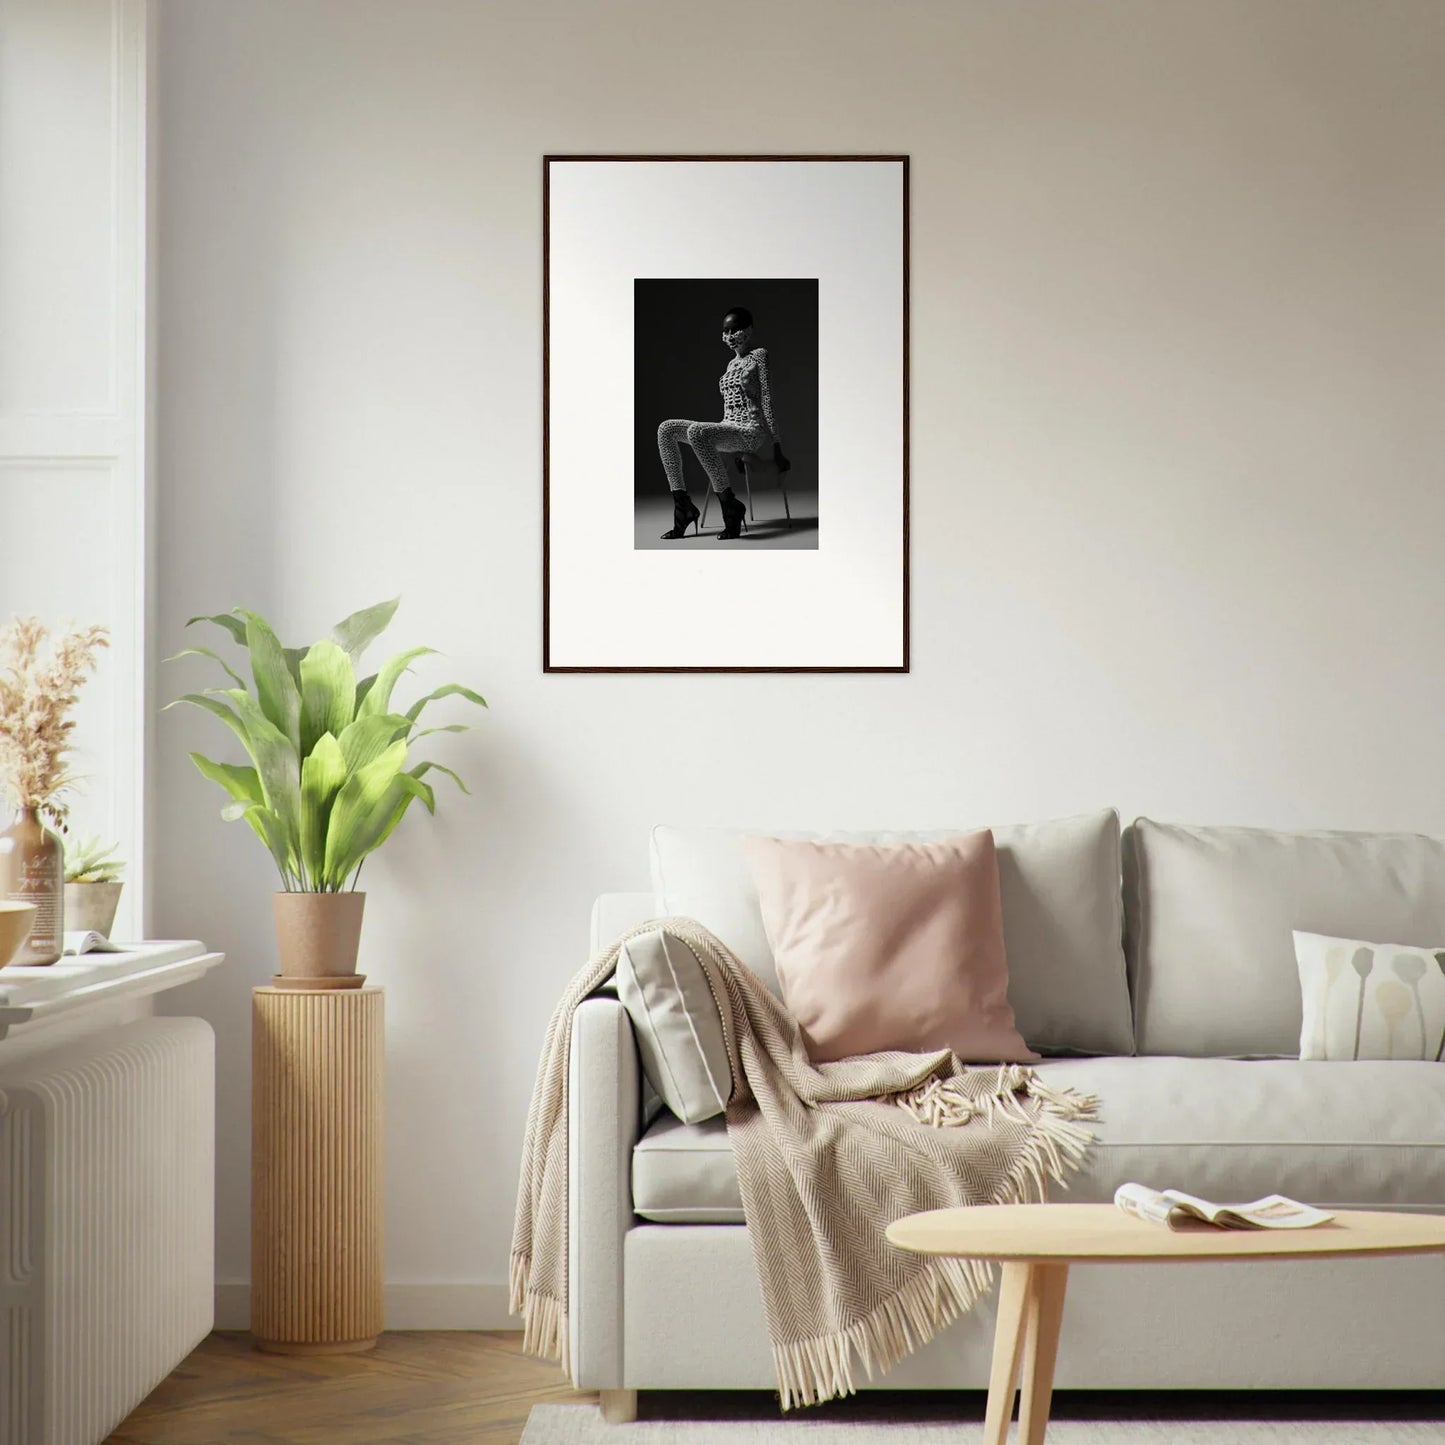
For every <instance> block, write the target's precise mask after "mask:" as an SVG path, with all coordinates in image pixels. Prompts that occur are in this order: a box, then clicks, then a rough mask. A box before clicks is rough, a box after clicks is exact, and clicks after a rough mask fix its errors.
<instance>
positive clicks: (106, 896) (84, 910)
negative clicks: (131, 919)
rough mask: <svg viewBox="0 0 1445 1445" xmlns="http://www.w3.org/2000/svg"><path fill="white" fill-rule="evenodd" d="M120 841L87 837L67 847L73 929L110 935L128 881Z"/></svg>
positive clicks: (67, 893) (68, 901)
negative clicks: (124, 877)
mask: <svg viewBox="0 0 1445 1445" xmlns="http://www.w3.org/2000/svg"><path fill="white" fill-rule="evenodd" d="M119 846H120V844H118V843H111V844H109V845H106V844H104V843H102V842H101V841H100V839H98V838H83V839H81V840H80V841H79V842H77V843H74V844H72V845H71V846H70V847H69V848H67V849H66V850H65V921H66V923H68V924H69V925H70V927H71V928H74V929H80V930H82V931H85V932H91V933H98V934H100V936H101V937H102V938H109V937H110V930H111V929H112V928H114V927H115V911H116V909H117V908H119V907H120V894H121V890H122V889H123V888H124V887H125V884H124V883H123V882H122V881H121V876H120V875H121V874H122V873H123V872H125V864H124V863H122V862H121V861H120V859H118V858H117V857H116V856H115V850H116V849H117V848H118V847H119Z"/></svg>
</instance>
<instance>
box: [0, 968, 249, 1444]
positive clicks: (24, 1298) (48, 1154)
mask: <svg viewBox="0 0 1445 1445" xmlns="http://www.w3.org/2000/svg"><path fill="white" fill-rule="evenodd" d="M221 962H223V955H222V954H219V953H212V952H210V951H208V950H207V949H206V947H205V945H204V944H201V943H197V942H170V943H145V944H138V945H136V946H135V947H134V948H130V949H127V950H126V951H125V952H123V953H88V954H83V955H81V956H79V957H66V958H65V959H63V960H62V961H61V962H59V963H55V964H51V965H50V966H49V967H46V968H16V967H10V968H4V969H0V1401H3V1402H4V1407H3V1408H0V1445H84V1442H87V1441H101V1440H104V1439H105V1437H106V1436H107V1435H108V1434H110V1432H111V1431H112V1430H113V1429H114V1428H115V1426H116V1425H118V1424H119V1423H120V1422H121V1420H123V1419H124V1418H125V1416H126V1415H127V1414H129V1413H130V1411H131V1410H132V1409H133V1408H134V1407H135V1406H136V1405H137V1404H138V1403H139V1402H140V1401H141V1400H142V1399H144V1397H145V1396H146V1395H147V1394H148V1393H149V1392H150V1391H151V1390H152V1389H153V1388H154V1387H155V1386H156V1385H157V1384H158V1383H159V1382H160V1381H161V1380H162V1379H164V1378H165V1376H166V1375H167V1374H169V1373H170V1371H171V1370H172V1369H174V1368H175V1366H176V1365H177V1364H179V1363H180V1361H181V1360H182V1359H184V1358H185V1356H186V1355H187V1354H188V1353H189V1352H190V1350H191V1349H192V1348H193V1347H194V1346H195V1345H196V1344H197V1343H198V1342H199V1341H200V1340H201V1339H202V1338H204V1337H205V1335H207V1334H208V1333H209V1332H210V1329H211V1325H212V1319H213V1308H214V1306H213V1301H214V1284H213V1276H214V1254H215V1239H214V1235H215V1221H214V1214H215V1035H214V1034H213V1033H212V1031H211V1026H210V1025H209V1024H208V1023H206V1022H205V1020H203V1019H198V1018H171V1017H158V1016H155V1015H154V1013H153V1010H152V1006H151V997H152V996H153V995H154V994H156V993H159V992H161V991H162V990H164V989H169V988H174V987H176V986H177V985H178V984H182V983H187V982H189V981H190V980H192V979H195V978H199V977H200V976H201V975H202V974H204V973H206V972H208V971H209V970H210V969H212V968H215V967H216V966H217V965H218V964H220V963H221Z"/></svg>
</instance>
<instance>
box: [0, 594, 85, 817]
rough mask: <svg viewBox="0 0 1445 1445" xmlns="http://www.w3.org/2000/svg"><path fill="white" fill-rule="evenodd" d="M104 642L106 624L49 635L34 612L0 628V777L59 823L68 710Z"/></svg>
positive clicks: (16, 796) (13, 793)
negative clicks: (30, 615)
mask: <svg viewBox="0 0 1445 1445" xmlns="http://www.w3.org/2000/svg"><path fill="white" fill-rule="evenodd" d="M108 639H109V634H108V633H107V631H106V629H105V628H104V627H81V628H76V629H75V630H74V631H71V632H67V633H65V634H64V635H63V636H61V635H58V634H57V635H56V636H55V637H54V638H52V636H51V634H50V631H49V629H48V628H46V627H45V626H44V625H43V624H42V623H41V621H40V619H39V618H37V617H17V618H15V619H14V620H13V621H12V622H11V623H10V625H9V626H8V627H6V628H4V629H0V782H3V784H4V786H5V790H6V791H7V792H8V793H9V794H10V797H11V798H12V800H13V801H14V802H15V804H16V805H17V806H18V807H21V808H39V809H40V811H41V812H42V813H43V814H44V815H45V816H46V817H47V818H48V819H50V820H51V821H52V822H53V823H55V824H57V825H58V826H60V827H62V828H63V827H64V826H65V817H66V813H67V811H68V810H67V808H66V805H65V803H64V800H63V797H62V795H63V794H64V792H65V790H66V789H67V788H68V787H69V786H70V784H71V783H72V782H74V781H75V779H74V775H73V774H72V773H71V772H70V768H69V757H68V754H69V752H70V742H71V739H70V734H71V731H72V729H73V728H74V727H75V723H74V721H73V720H72V719H71V717H70V713H71V711H72V709H73V708H74V707H75V704H76V700H77V699H78V698H79V696H80V689H81V687H82V685H83V684H84V682H85V679H86V676H87V675H88V674H89V673H90V672H92V671H93V670H94V668H95V664H96V653H97V652H98V651H99V649H100V648H102V647H109V646H110V643H109V640H108Z"/></svg>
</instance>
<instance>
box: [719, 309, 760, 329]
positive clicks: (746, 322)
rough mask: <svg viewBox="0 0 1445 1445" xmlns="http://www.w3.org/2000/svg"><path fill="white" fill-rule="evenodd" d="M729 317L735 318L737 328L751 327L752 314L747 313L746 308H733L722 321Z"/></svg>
mask: <svg viewBox="0 0 1445 1445" xmlns="http://www.w3.org/2000/svg"><path fill="white" fill-rule="evenodd" d="M730 316H735V317H737V321H738V325H739V326H751V325H752V324H753V313H752V312H751V311H749V310H748V308H747V307H746V306H734V307H733V308H732V309H731V310H730V311H729V312H728V313H727V316H724V317H723V320H724V321H726V320H727V319H728V317H730Z"/></svg>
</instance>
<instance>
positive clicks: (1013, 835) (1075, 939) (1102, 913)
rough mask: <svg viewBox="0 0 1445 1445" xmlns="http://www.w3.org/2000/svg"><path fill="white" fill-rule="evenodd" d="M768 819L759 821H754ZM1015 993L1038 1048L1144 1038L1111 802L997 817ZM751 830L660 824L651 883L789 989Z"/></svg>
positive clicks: (871, 839)
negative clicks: (761, 889)
mask: <svg viewBox="0 0 1445 1445" xmlns="http://www.w3.org/2000/svg"><path fill="white" fill-rule="evenodd" d="M749 831H758V830H749ZM966 831H969V829H968V828H966V827H965V828H941V829H936V830H932V831H927V832H912V833H895V832H875V833H828V834H819V833H798V832H784V831H781V830H774V831H773V836H775V837H788V838H806V839H811V840H814V841H823V842H836V843H883V844H887V843H902V842H932V841H937V840H939V839H943V838H949V837H953V836H955V835H957V834H958V833H959V832H966ZM993 835H994V842H995V844H996V846H997V850H998V871H999V893H1000V896H1001V900H1002V905H1003V932H1004V946H1005V949H1006V951H1007V957H1008V973H1009V985H1008V996H1009V1002H1010V1003H1011V1004H1012V1006H1013V1011H1014V1018H1015V1020H1016V1022H1017V1025H1018V1029H1019V1032H1020V1033H1021V1034H1022V1035H1023V1037H1024V1039H1025V1040H1026V1041H1027V1043H1028V1045H1029V1047H1030V1048H1034V1049H1038V1050H1041V1051H1043V1052H1045V1053H1097V1054H1130V1053H1133V1051H1134V1041H1133V1032H1132V1026H1131V1023H1130V1012H1129V993H1128V985H1127V982H1126V977H1125V968H1124V952H1123V942H1122V939H1123V917H1122V908H1121V903H1120V881H1119V879H1120V862H1119V818H1118V815H1117V814H1116V813H1115V812H1113V811H1112V810H1105V811H1103V812H1099V813H1090V814H1086V815H1084V816H1082V817H1076V818H1062V819H1057V820H1054V821H1051V822H1046V823H1028V824H1023V825H1020V826H1014V827H994V828H993ZM744 836H745V830H742V829H734V828H673V827H658V828H654V829H653V832H652V872H653V887H654V889H655V890H656V892H657V895H658V897H657V903H658V908H659V910H660V911H661V912H663V913H672V914H681V915H684V916H686V917H691V918H696V919H697V920H698V922H699V923H701V924H703V925H704V926H705V927H706V928H709V929H711V930H712V932H713V933H715V934H717V936H718V937H719V938H720V939H722V941H723V942H724V943H725V944H727V945H728V947H729V948H731V949H732V951H733V952H734V953H736V954H737V955H738V957H739V958H741V959H742V961H743V962H744V963H745V964H747V965H748V967H749V968H751V969H752V970H753V972H754V973H756V974H758V975H759V977H761V978H762V979H763V981H764V982H765V983H767V985H768V986H769V987H770V988H771V989H772V990H773V992H774V993H778V994H780V995H781V990H780V989H779V988H778V981H777V973H776V970H775V969H774V966H773V957H772V952H771V950H770V948H769V946H768V937H767V933H766V931H765V930H764V928H763V919H762V911H761V908H760V906H759V903H758V894H757V889H756V888H755V887H754V886H753V880H752V875H751V873H750V871H749V868H748V864H747V860H746V858H745V857H744V855H743V844H742V840H743V837H744Z"/></svg>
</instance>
